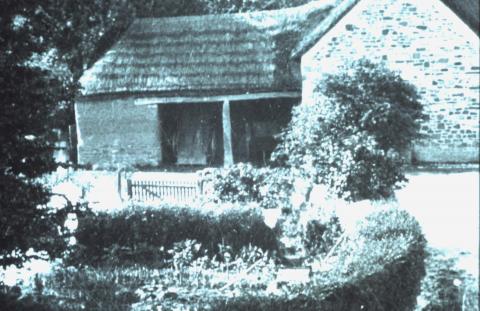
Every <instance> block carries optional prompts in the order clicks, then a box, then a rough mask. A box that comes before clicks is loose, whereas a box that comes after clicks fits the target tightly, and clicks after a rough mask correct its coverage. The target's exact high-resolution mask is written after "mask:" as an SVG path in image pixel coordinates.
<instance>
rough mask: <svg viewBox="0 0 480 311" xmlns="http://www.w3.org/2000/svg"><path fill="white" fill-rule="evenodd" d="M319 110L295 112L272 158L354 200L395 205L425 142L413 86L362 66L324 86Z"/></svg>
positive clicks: (375, 67)
mask: <svg viewBox="0 0 480 311" xmlns="http://www.w3.org/2000/svg"><path fill="white" fill-rule="evenodd" d="M316 93H317V94H318V96H317V98H316V101H315V103H313V104H311V105H307V104H305V105H300V106H298V107H296V108H294V112H293V117H292V121H291V123H290V125H289V127H288V128H287V130H286V131H285V132H284V133H283V138H282V143H281V144H280V145H279V147H278V148H277V150H276V152H275V153H274V155H273V158H274V159H275V160H276V161H279V162H283V163H286V164H287V165H289V166H291V167H293V168H295V169H296V170H297V171H299V172H301V173H302V174H303V176H305V177H307V178H309V179H310V180H312V181H313V182H315V183H323V184H325V185H327V186H328V187H329V189H330V190H331V192H332V193H334V194H335V195H336V196H338V197H342V198H345V199H347V200H352V201H357V200H363V199H379V198H388V197H390V196H391V195H392V194H393V191H394V190H395V188H396V187H398V186H399V184H400V183H401V182H403V181H405V177H404V173H403V164H404V158H403V157H402V155H403V154H404V153H405V152H406V151H407V150H408V148H409V147H410V144H411V143H412V141H413V140H414V139H415V138H417V137H419V134H418V130H419V121H420V120H421V119H422V118H423V114H422V106H421V104H420V102H419V96H418V94H417V92H416V89H415V87H414V86H412V85H410V84H409V83H407V82H406V81H404V80H403V79H402V78H401V77H400V76H399V75H398V74H396V73H395V72H392V71H389V70H388V69H386V68H385V67H383V66H381V65H377V64H373V63H371V62H370V61H367V60H360V61H358V62H356V63H354V64H352V65H351V66H350V67H347V68H344V69H343V71H342V72H341V73H340V74H336V75H328V76H327V77H326V78H325V79H324V80H323V81H322V83H320V84H319V85H318V86H317V89H316Z"/></svg>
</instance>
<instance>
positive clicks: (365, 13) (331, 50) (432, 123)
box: [302, 0, 480, 162]
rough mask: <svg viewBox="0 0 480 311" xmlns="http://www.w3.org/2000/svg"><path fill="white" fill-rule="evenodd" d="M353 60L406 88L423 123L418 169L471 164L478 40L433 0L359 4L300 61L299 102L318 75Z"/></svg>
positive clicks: (475, 143)
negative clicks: (411, 89) (420, 108)
mask: <svg viewBox="0 0 480 311" xmlns="http://www.w3.org/2000/svg"><path fill="white" fill-rule="evenodd" d="M360 58H367V59H370V60H371V61H373V62H383V63H385V64H386V65H387V67H388V68H390V69H391V70H394V71H397V72H399V74H400V75H401V76H402V77H403V78H404V79H406V80H408V81H409V82H411V83H412V84H414V85H415V86H416V87H417V88H418V91H419V93H420V95H421V97H422V103H423V105H424V110H425V112H426V113H427V115H428V116H429V118H428V120H427V121H425V122H424V123H423V124H422V128H421V132H422V133H423V134H425V135H426V137H425V138H424V139H422V140H420V141H417V142H416V143H415V145H414V147H413V150H412V157H413V159H415V160H417V161H420V162H478V160H479V109H480V104H479V92H480V91H479V85H480V81H479V77H480V76H479V74H480V64H479V38H478V36H477V35H476V34H475V33H474V32H473V31H472V30H471V29H470V28H468V26H467V25H465V24H464V23H463V22H462V21H461V20H460V19H459V18H458V17H457V16H456V15H455V14H454V13H453V12H452V11H451V10H450V9H449V8H447V7H446V6H445V5H444V4H443V3H442V2H441V1H439V0H431V1H425V0H361V1H360V2H359V3H358V4H357V5H356V6H355V7H354V8H352V10H351V11H350V12H349V13H347V14H346V15H345V16H344V17H343V18H342V19H341V20H340V21H339V22H338V23H337V24H336V25H335V26H334V27H333V28H332V29H331V30H330V31H329V32H328V33H327V34H325V35H324V36H323V37H322V38H321V39H320V40H319V41H318V42H317V43H316V44H315V46H314V47H312V48H311V49H310V50H309V51H308V52H307V53H306V54H305V55H304V56H303V57H302V75H303V88H302V98H303V101H304V102H308V101H309V100H310V101H311V100H314V99H315V97H316V94H315V92H314V89H315V85H317V83H318V81H319V79H321V78H322V73H325V72H327V73H333V72H335V71H336V70H338V68H339V67H340V66H342V65H345V64H348V63H350V62H352V61H354V60H357V59H360Z"/></svg>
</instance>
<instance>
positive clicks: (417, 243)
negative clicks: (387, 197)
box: [210, 210, 425, 311]
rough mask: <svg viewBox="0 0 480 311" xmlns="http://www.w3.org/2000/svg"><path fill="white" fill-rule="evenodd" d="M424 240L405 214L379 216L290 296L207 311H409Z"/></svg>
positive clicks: (225, 303)
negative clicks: (327, 267) (327, 265)
mask: <svg viewBox="0 0 480 311" xmlns="http://www.w3.org/2000/svg"><path fill="white" fill-rule="evenodd" d="M424 258H425V239H424V238H423V235H422V233H421V231H420V227H419V225H418V223H417V222H416V221H415V219H413V218H412V217H411V216H410V215H408V213H406V212H403V211H398V210H390V211H380V212H377V213H375V214H373V215H372V216H370V217H368V218H367V219H366V220H365V221H364V222H363V224H362V225H361V226H360V228H359V230H358V231H357V232H354V233H350V234H349V235H348V237H347V238H346V240H345V242H343V243H341V244H340V246H339V248H338V250H337V252H336V255H335V256H334V259H335V262H334V264H333V265H332V266H330V269H328V271H325V272H318V273H314V274H313V275H312V280H311V281H310V282H309V283H308V284H305V285H303V286H296V287H295V286H294V287H290V292H288V293H286V294H285V293H283V294H280V295H267V294H265V293H260V292H248V293H245V294H244V295H242V296H239V297H236V298H233V299H232V298H229V299H218V298H217V299H216V300H214V301H213V302H211V303H210V304H211V305H213V308H212V309H213V310H275V311H278V310H327V311H328V310H332V311H333V310H361V309H364V310H385V311H386V310H413V308H414V307H415V304H416V297H417V296H418V294H419V291H420V281H421V280H422V278H423V276H424V275H425V266H424Z"/></svg>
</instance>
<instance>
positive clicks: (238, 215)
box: [67, 206, 276, 266]
mask: <svg viewBox="0 0 480 311" xmlns="http://www.w3.org/2000/svg"><path fill="white" fill-rule="evenodd" d="M75 237H76V239H77V244H76V245H75V246H74V248H73V249H72V250H71V252H70V254H69V257H68V258H67V262H69V263H71V264H76V265H80V264H89V265H98V264H102V263H111V264H115V265H131V264H144V265H149V266H150V265H160V266H161V265H162V264H164V263H165V261H166V260H167V259H169V258H170V257H171V256H170V255H169V254H168V253H167V252H166V250H167V249H171V248H172V247H173V245H174V243H175V242H179V241H183V240H189V239H190V240H197V241H198V242H199V243H201V245H202V248H203V249H204V250H205V251H208V254H209V255H210V256H213V255H215V254H218V251H219V244H225V245H228V246H229V247H231V249H232V252H233V254H236V253H238V252H239V251H240V249H241V248H242V247H243V246H247V245H250V244H252V245H254V246H258V247H260V248H262V249H265V250H275V249H276V238H275V233H274V232H273V231H272V230H271V229H270V228H268V227H267V226H266V225H265V224H264V222H263V218H262V216H261V214H260V213H259V212H258V210H255V209H251V208H230V209H226V210H225V211H224V212H223V213H213V212H212V211H202V210H200V209H195V208H187V207H177V206H163V207H159V208H143V209H135V208H133V209H128V210H121V211H118V212H115V213H99V214H97V215H87V216H84V217H81V218H80V219H79V226H78V229H77V231H76V233H75Z"/></svg>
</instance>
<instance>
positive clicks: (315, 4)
mask: <svg viewBox="0 0 480 311" xmlns="http://www.w3.org/2000/svg"><path fill="white" fill-rule="evenodd" d="M342 1H343V0H314V1H311V2H308V3H305V4H302V5H299V6H294V7H289V8H281V9H273V10H259V11H249V12H235V13H220V14H194V15H180V16H162V17H135V18H134V21H133V22H135V21H139V20H188V19H203V18H218V17H232V16H243V17H245V16H252V15H259V16H261V15H275V14H279V15H283V14H285V13H287V14H292V15H294V14H296V13H297V14H298V13H305V11H307V10H310V11H315V10H319V9H324V8H327V7H329V6H332V5H336V4H337V3H340V2H342Z"/></svg>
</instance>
